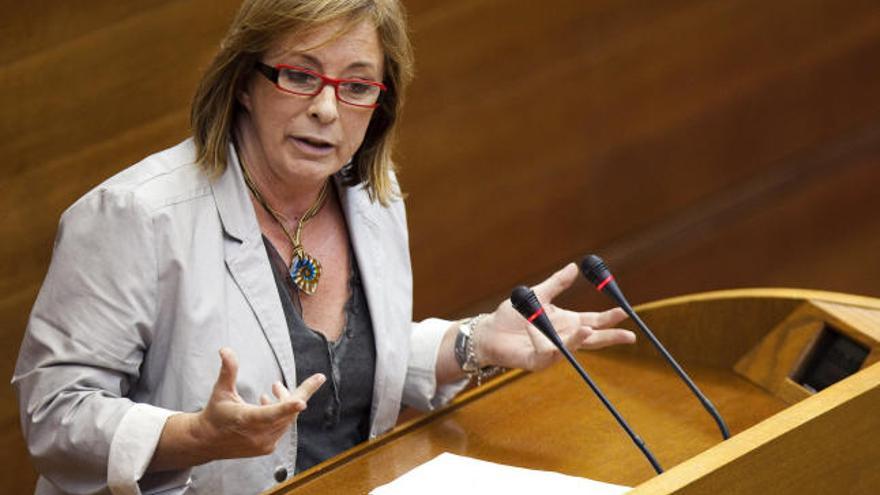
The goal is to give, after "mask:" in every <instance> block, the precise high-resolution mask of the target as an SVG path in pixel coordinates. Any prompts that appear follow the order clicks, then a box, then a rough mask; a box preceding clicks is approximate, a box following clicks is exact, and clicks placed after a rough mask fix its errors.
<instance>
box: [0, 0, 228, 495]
mask: <svg viewBox="0 0 880 495" xmlns="http://www.w3.org/2000/svg"><path fill="white" fill-rule="evenodd" d="M237 4H238V2H237V1H234V0H226V1H224V2H222V3H221V2H208V1H205V0H198V1H196V0H193V1H185V2H167V1H151V2H137V3H125V2H122V3H121V2H105V1H99V2H90V3H89V5H88V7H87V8H84V7H83V6H82V5H78V4H76V5H75V4H73V3H70V2H62V1H57V0H56V1H39V2H27V3H16V4H14V5H9V6H4V8H3V16H2V19H0V34H2V36H0V39H3V40H4V41H6V42H5V43H3V44H2V46H0V112H2V116H3V118H2V119H0V153H2V154H3V156H5V157H8V158H11V159H7V160H6V161H5V162H4V164H3V171H4V174H3V175H2V177H0V211H2V212H3V220H2V223H0V235H2V237H3V238H4V239H6V240H7V242H4V243H3V245H2V247H0V273H2V277H0V321H2V322H3V331H2V332H0V348H2V351H0V352H2V356H0V375H2V376H6V377H11V376H12V372H13V367H14V364H15V359H16V354H17V351H18V348H19V344H20V342H21V336H22V332H23V330H24V327H25V323H26V320H27V315H28V313H29V310H30V306H31V305H32V304H33V300H34V298H35V296H36V292H37V289H38V288H39V284H40V282H41V280H42V278H43V276H44V274H45V271H46V266H47V263H48V260H49V254H50V250H51V246H52V239H53V237H54V235H55V229H56V225H57V222H58V217H59V215H60V214H61V212H62V211H63V209H64V208H66V207H67V206H68V205H69V204H70V203H72V202H73V201H74V200H75V199H76V198H77V197H78V196H80V195H82V194H83V193H84V192H85V191H87V190H88V189H90V188H91V187H93V186H94V185H96V184H97V183H98V182H100V181H101V180H103V179H104V178H106V177H108V176H109V175H111V174H112V173H114V172H116V171H118V170H121V169H122V168H123V167H124V166H126V165H128V164H131V163H134V162H135V161H138V160H140V159H141V158H143V157H144V156H146V154H148V153H150V152H153V151H157V150H159V149H161V148H163V147H166V146H170V145H171V144H174V143H175V142H177V141H179V140H181V139H183V138H184V137H186V134H187V128H188V125H187V123H188V119H187V115H188V109H187V106H188V102H189V100H190V98H191V95H192V93H193V91H194V88H195V83H196V81H197V79H198V76H199V70H200V68H201V67H203V66H204V65H205V64H206V63H207V60H208V58H209V57H210V55H211V54H212V53H213V51H214V50H215V47H216V46H217V42H218V40H219V39H220V36H222V33H223V32H224V31H225V29H226V26H227V24H228V22H229V20H230V19H231V17H232V13H233V12H234V10H235V8H236V6H237ZM10 41H14V42H10ZM17 411H18V407H17V405H16V400H15V397H14V394H13V391H12V389H11V387H5V388H3V389H2V392H0V440H2V443H3V445H4V446H6V448H4V449H2V451H0V464H2V465H4V466H6V472H8V473H9V474H8V476H4V485H6V486H9V487H11V489H12V491H13V492H15V493H26V492H28V491H32V490H33V485H34V482H35V478H36V475H35V473H34V470H33V468H32V467H31V465H30V461H29V459H28V457H27V454H26V453H25V448H24V445H23V442H22V438H21V433H20V429H19V425H18V413H17Z"/></svg>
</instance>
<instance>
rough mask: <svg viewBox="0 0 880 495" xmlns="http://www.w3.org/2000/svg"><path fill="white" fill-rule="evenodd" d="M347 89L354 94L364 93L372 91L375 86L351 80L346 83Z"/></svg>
mask: <svg viewBox="0 0 880 495" xmlns="http://www.w3.org/2000/svg"><path fill="white" fill-rule="evenodd" d="M345 90H346V91H347V92H349V93H351V94H354V95H363V94H368V93H370V92H372V90H373V86H372V85H370V84H363V83H356V82H349V83H345Z"/></svg>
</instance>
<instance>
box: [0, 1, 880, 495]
mask: <svg viewBox="0 0 880 495" xmlns="http://www.w3.org/2000/svg"><path fill="white" fill-rule="evenodd" d="M404 2H405V4H406V5H407V6H408V8H409V11H410V14H411V26H412V30H413V38H414V42H415V45H416V53H417V62H418V77H417V80H416V82H415V84H414V85H413V88H412V91H411V93H410V96H411V97H410V99H409V102H408V106H407V109H406V114H405V116H404V130H403V133H402V136H401V137H402V142H401V149H400V163H401V168H402V171H401V181H402V183H403V186H404V188H405V189H406V191H407V192H408V193H409V200H408V204H409V221H410V229H411V241H412V254H413V262H414V269H415V277H416V281H415V296H416V316H417V317H424V316H427V315H444V316H449V315H459V314H463V313H466V312H468V311H472V310H475V309H480V308H486V307H491V306H492V305H494V304H495V303H496V302H497V301H498V300H499V298H500V297H503V296H504V295H505V294H506V293H508V291H509V290H510V288H511V287H513V286H514V285H516V284H518V283H521V282H534V281H536V280H538V279H540V278H543V277H544V276H545V275H546V274H547V273H549V272H550V271H552V270H554V269H555V268H557V267H559V266H561V265H562V264H563V263H564V262H566V261H568V260H574V259H578V258H580V256H582V255H583V254H585V253H587V252H598V253H600V254H602V255H604V256H605V257H606V259H607V260H608V261H609V262H610V263H611V264H612V267H613V268H614V269H615V271H616V272H617V274H618V279H619V280H620V281H621V283H622V285H623V287H624V289H626V290H627V292H628V294H629V296H630V299H631V300H632V301H633V302H644V301H648V300H652V299H656V298H661V297H666V296H671V295H677V294H682V293H688V292H696V291H703V290H710V289H717V288H730V287H746V286H795V287H805V288H819V289H830V290H839V291H844V292H852V293H861V294H867V295H874V296H877V295H880V256H878V254H877V253H880V229H878V228H877V221H876V216H877V212H878V211H880V194H878V193H877V191H876V188H877V187H878V184H880V97H878V91H877V88H880V64H878V63H877V61H878V60H880V4H878V3H877V2H876V1H875V0H865V1H859V0H845V1H832V0H827V1H820V0H778V1H775V2H762V1H757V0H736V1H727V2H704V1H697V0H669V1H665V2H653V1H644V0H642V1H637V0H617V1H608V0H596V1H589V2H586V1H583V0H551V1H548V2H537V3H536V2H531V1H526V0H508V1H500V0H448V1H445V2H434V1H429V0H404ZM4 3H6V4H7V5H5V6H4V8H3V16H2V18H0V40H2V41H0V115H2V118H0V155H2V156H4V157H6V160H5V161H4V162H3V164H2V165H0V166H2V167H3V170H4V172H5V173H3V174H2V176H0V212H2V215H3V217H2V222H0V236H2V238H3V239H5V240H6V242H4V243H3V244H2V247H0V249H2V257H0V273H2V277H0V322H2V325H0V344H2V345H0V353H2V356H0V376H5V377H7V379H8V378H9V377H11V374H12V369H13V365H14V361H15V357H16V354H17V351H18V346H19V343H20V340H21V335H22V332H23V329H24V326H25V321H26V319H27V314H28V311H29V308H30V306H31V304H32V303H33V300H34V297H35V295H36V291H37V290H38V288H39V284H40V282H41V280H42V277H43V275H44V274H45V270H46V265H47V262H48V259H49V255H50V252H51V246H52V239H53V237H54V234H55V228H56V226H57V219H58V216H59V215H60V213H61V211H63V209H64V208H65V207H66V206H67V205H69V204H70V203H71V202H72V201H73V200H75V199H76V198H77V197H78V196H79V195H81V194H82V193H84V192H85V191H86V190H88V189H89V188H91V187H93V186H94V185H95V184H97V183H99V182H100V181H101V180H102V179H103V178H105V177H107V176H109V175H110V174H112V173H113V172H115V171H117V170H120V169H121V168H123V167H124V166H126V165H127V164H130V163H133V162H135V161H137V160H138V159H139V158H141V157H143V156H145V155H146V154H148V153H150V152H152V151H156V150H159V149H161V148H164V147H166V146H169V145H171V144H173V143H175V142H177V141H179V140H180V139H182V138H184V137H185V136H186V135H187V113H188V108H187V106H188V102H189V99H190V96H191V94H192V91H193V88H194V86H195V83H196V81H197V79H198V76H199V71H200V69H201V68H202V67H204V65H205V64H206V62H207V60H208V59H209V58H210V56H211V54H212V52H213V50H214V49H215V47H216V46H217V42H218V41H219V39H220V37H221V36H222V33H223V32H224V30H225V27H226V25H227V23H228V22H229V20H230V18H231V16H232V13H233V12H234V10H235V8H236V6H237V3H238V2H237V1H236V0H223V1H222V2H217V1H210V2H209V1H207V0H188V1H174V2H172V1H167V0H166V1H161V0H152V1H141V2H114V1H108V0H94V1H92V2H88V4H87V5H86V6H84V5H83V4H77V3H72V2H63V1H59V0H40V1H34V2H21V3H14V2H4ZM563 301H564V302H565V303H567V304H570V305H575V306H579V307H595V308H598V307H604V306H606V305H607V304H606V302H605V301H603V300H602V299H601V298H600V297H599V296H598V295H597V294H594V293H592V292H591V291H589V290H588V288H587V287H586V286H585V284H583V283H579V284H578V285H577V286H576V287H575V288H574V289H573V290H571V291H570V292H569V293H568V294H566V296H565V297H564V298H563ZM16 409H17V408H16V406H15V397H14V394H13V392H12V390H11V387H8V386H7V387H4V388H2V389H0V442H2V445H4V446H6V448H4V449H2V450H0V465H2V466H4V471H6V472H8V473H9V475H8V476H4V479H7V480H11V481H10V482H7V483H4V485H5V486H8V487H11V488H10V489H11V490H12V491H11V492H10V493H19V492H26V491H28V490H29V489H30V487H31V486H32V484H33V479H34V474H33V470H32V468H31V467H30V465H29V462H28V459H27V456H26V454H25V453H24V447H23V445H22V441H21V436H20V433H19V428H18V417H17V411H16Z"/></svg>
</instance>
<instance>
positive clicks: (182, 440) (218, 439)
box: [148, 347, 326, 472]
mask: <svg viewBox="0 0 880 495" xmlns="http://www.w3.org/2000/svg"><path fill="white" fill-rule="evenodd" d="M220 361H221V365H220V376H219V377H218V378H217V382H216V383H215V384H214V390H213V391H212V392H211V398H210V399H209V400H208V404H207V405H206V406H205V408H204V409H203V410H201V411H200V412H197V413H181V414H175V415H173V416H171V417H169V418H168V421H167V422H166V424H165V428H164V429H163V430H162V436H161V437H160V439H159V445H158V446H157V447H156V452H155V453H154V455H153V460H152V462H151V463H150V466H149V468H148V471H150V472H155V471H165V470H173V469H183V468H187V467H192V466H195V465H198V464H203V463H205V462H209V461H212V460H216V459H230V458H239V457H253V456H259V455H266V454H270V453H272V452H273V451H274V450H275V447H276V445H277V444H278V441H279V440H280V439H281V437H282V436H283V435H284V432H286V431H287V429H288V428H290V425H291V424H292V423H293V422H294V421H296V417H297V415H298V414H299V413H300V412H302V411H303V410H305V408H306V402H307V401H308V400H309V398H310V397H311V396H312V394H314V393H315V392H316V391H317V390H318V388H320V387H321V385H322V384H323V383H324V381H325V380H326V378H325V377H324V375H322V374H315V375H312V376H310V377H309V378H307V379H306V380H305V381H303V382H302V383H301V384H300V385H299V387H297V388H296V389H295V390H293V391H290V390H288V389H287V388H286V387H284V385H282V384H281V382H275V383H274V384H273V385H272V393H273V394H274V395H275V397H276V399H277V402H275V401H273V400H272V399H270V398H269V396H268V395H267V394H263V395H262V396H261V397H260V404H259V405H256V404H248V403H247V402H245V400H244V399H242V398H241V396H240V395H238V391H237V390H236V388H235V381H236V377H237V375H238V359H237V358H236V357H235V353H234V352H232V350H231V349H228V348H225V347H224V348H222V349H220Z"/></svg>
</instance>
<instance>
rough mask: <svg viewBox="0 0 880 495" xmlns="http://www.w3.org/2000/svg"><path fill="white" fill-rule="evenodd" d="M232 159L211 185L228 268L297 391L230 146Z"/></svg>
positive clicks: (274, 293) (283, 325)
mask: <svg viewBox="0 0 880 495" xmlns="http://www.w3.org/2000/svg"><path fill="white" fill-rule="evenodd" d="M229 157H230V160H229V163H228V164H227V166H226V170H225V171H224V172H223V174H222V175H221V176H220V177H219V178H217V179H216V180H215V181H212V184H211V187H212V189H213V193H214V200H215V201H216V204H217V212H218V213H219V215H220V221H221V223H222V224H223V229H224V231H225V232H226V234H227V237H228V238H227V240H226V242H225V247H224V249H225V258H226V266H227V268H228V269H229V272H230V274H231V275H232V278H233V279H234V280H235V283H236V284H238V287H239V288H240V289H241V292H242V294H243V295H244V297H245V299H246V300H247V302H248V304H249V305H250V307H251V309H252V310H253V312H254V315H255V316H256V318H257V321H258V322H259V324H260V327H261V328H262V330H263V334H264V335H265V336H266V340H268V342H269V345H270V347H271V348H272V352H273V353H274V354H275V359H276V360H277V362H278V366H279V368H281V375H282V377H283V379H284V382H285V386H287V387H288V388H294V387H296V385H297V382H296V366H295V364H294V360H293V348H292V345H291V342H290V334H289V333H288V330H287V322H286V320H285V318H284V310H283V309H282V307H281V300H280V299H279V296H278V288H277V287H276V285H275V278H274V276H273V275H272V268H271V266H270V265H269V259H268V257H267V256H266V250H265V246H264V244H263V237H262V234H261V232H260V227H259V225H258V224H257V219H256V215H255V214H254V209H253V204H252V203H251V201H250V197H249V196H248V192H247V187H246V186H245V183H244V178H243V177H242V174H241V166H240V165H239V162H238V156H237V155H236V153H235V149H234V147H233V146H232V145H231V144H230V146H229Z"/></svg>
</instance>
